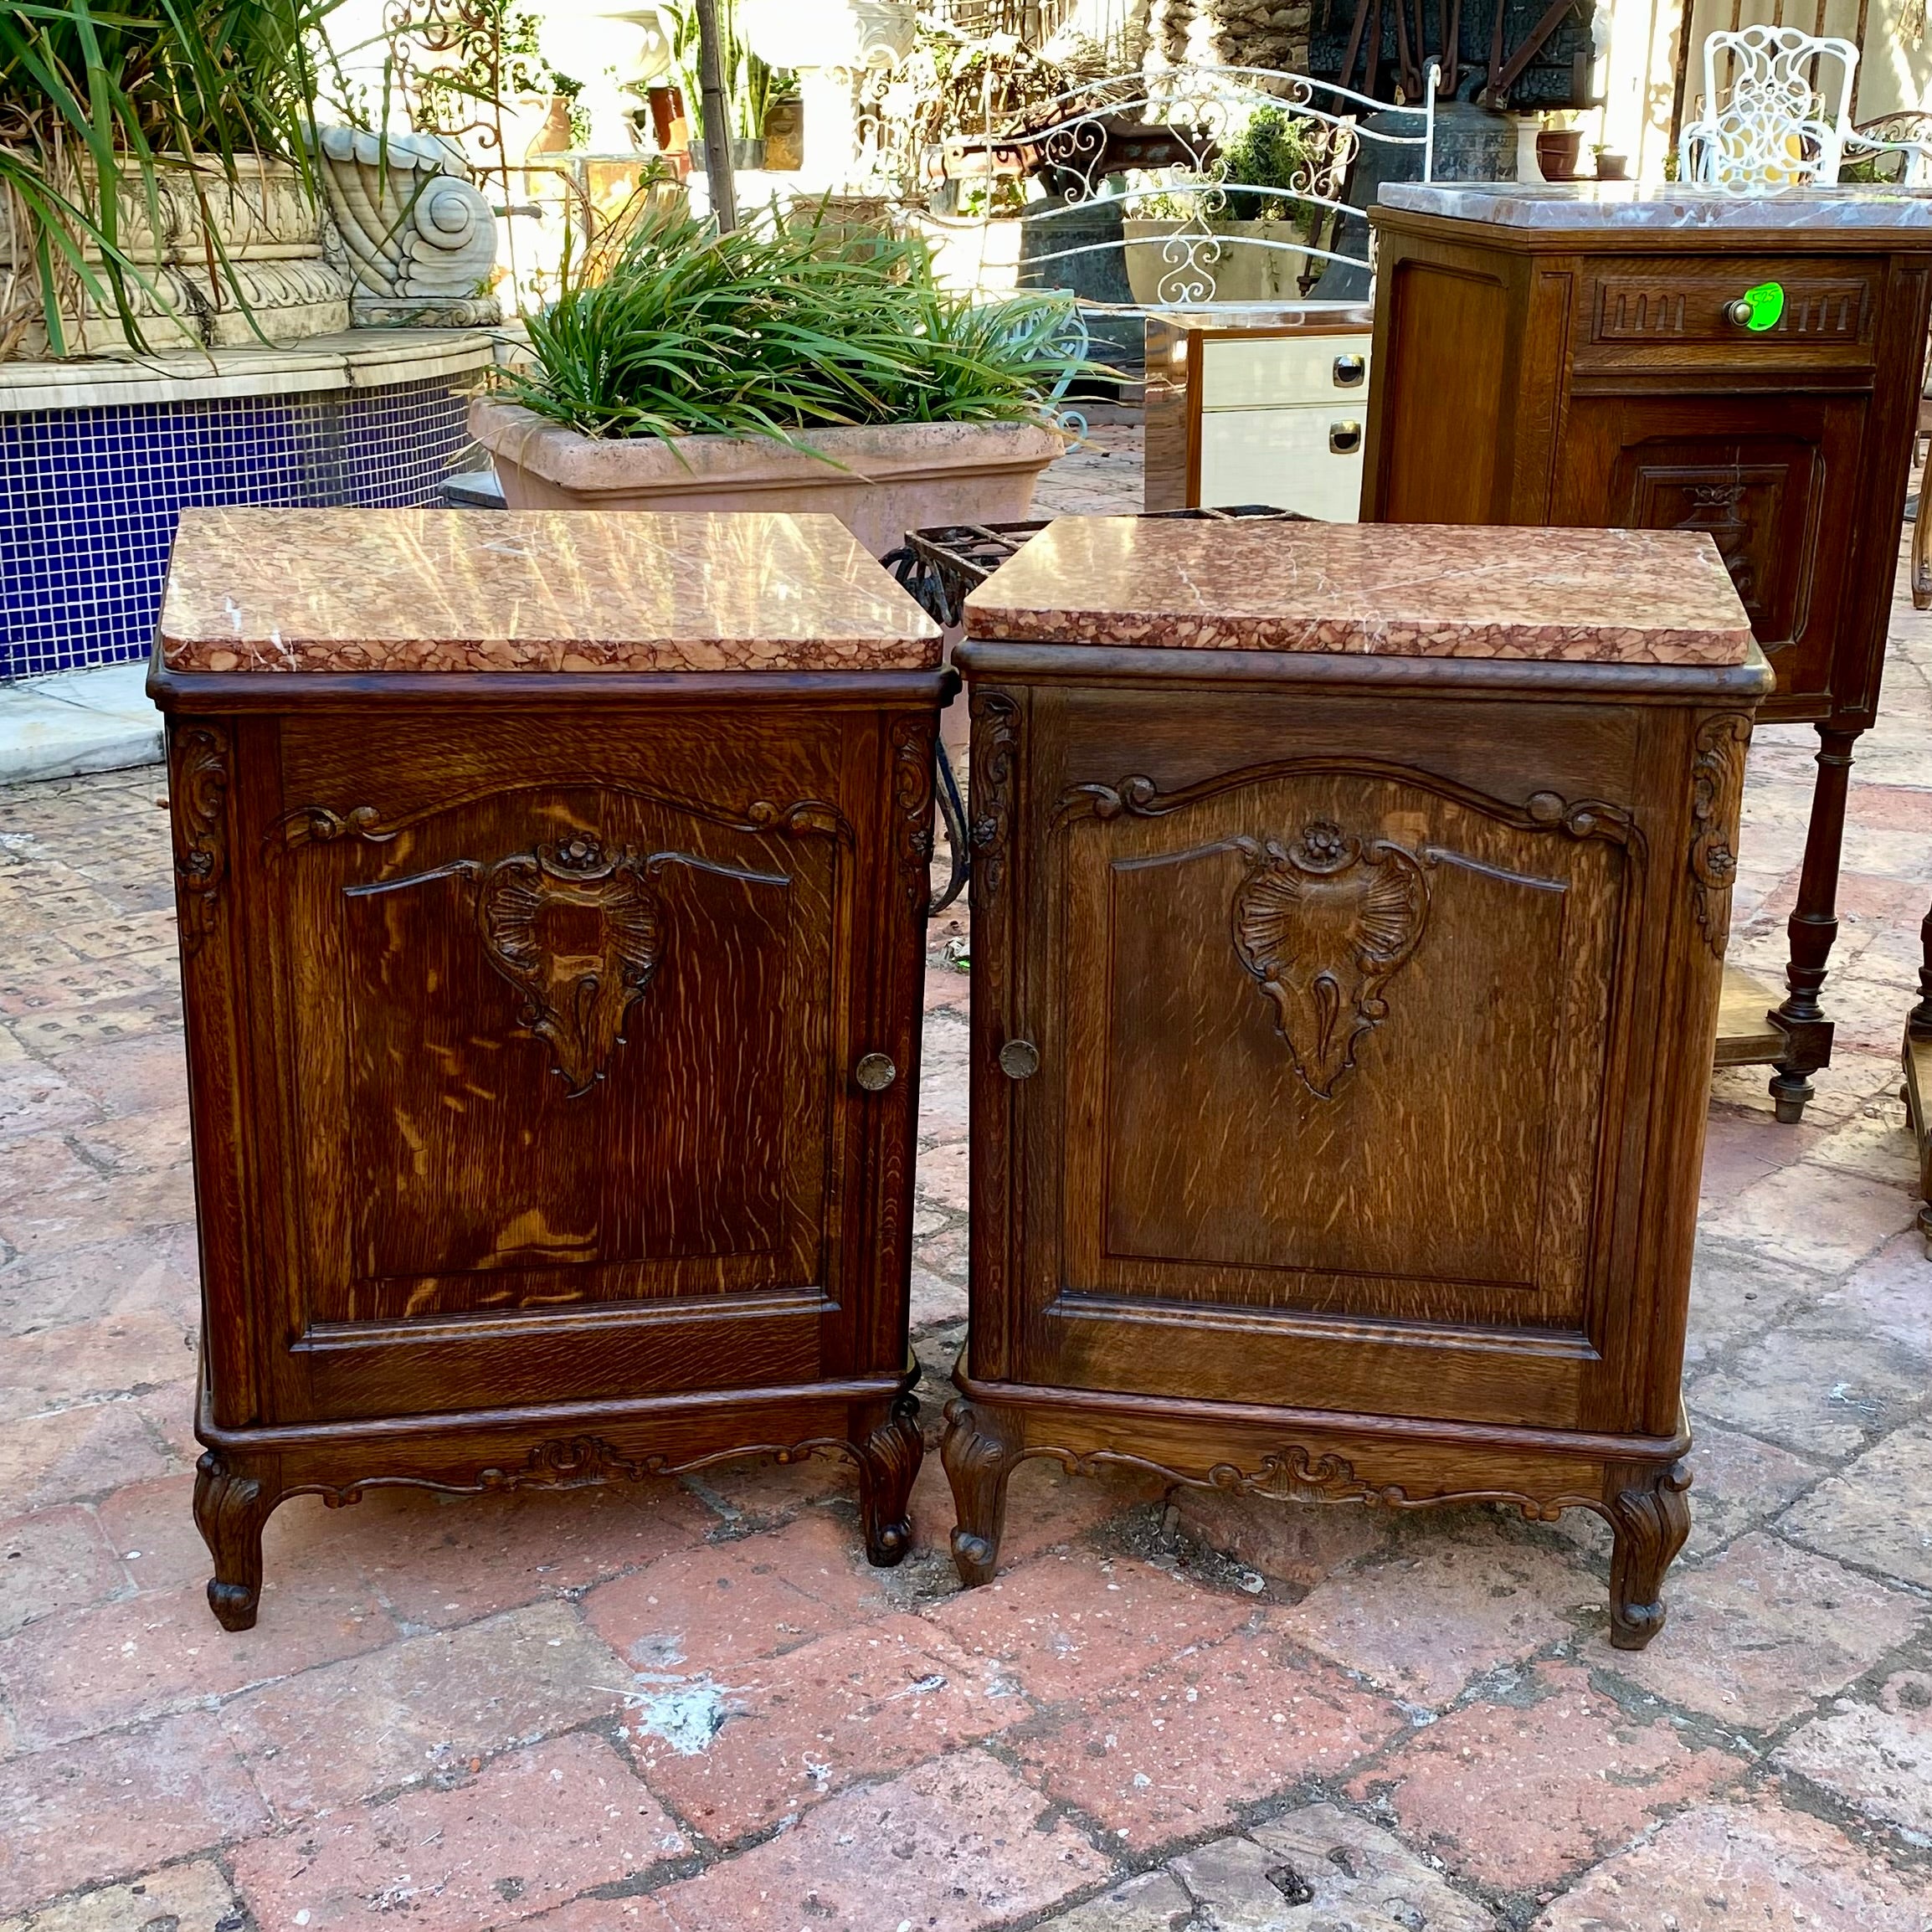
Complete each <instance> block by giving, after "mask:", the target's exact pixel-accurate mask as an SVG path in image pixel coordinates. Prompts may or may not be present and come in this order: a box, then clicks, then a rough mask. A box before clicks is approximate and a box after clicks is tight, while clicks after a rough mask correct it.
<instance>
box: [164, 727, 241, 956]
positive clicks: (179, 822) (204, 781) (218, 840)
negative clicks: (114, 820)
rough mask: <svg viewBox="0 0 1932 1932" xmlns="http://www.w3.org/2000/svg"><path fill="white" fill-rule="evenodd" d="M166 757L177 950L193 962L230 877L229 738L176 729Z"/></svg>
mask: <svg viewBox="0 0 1932 1932" xmlns="http://www.w3.org/2000/svg"><path fill="white" fill-rule="evenodd" d="M168 757H169V763H170V770H169V772H168V791H169V799H170V803H171V804H172V807H173V812H172V819H173V830H174V876H175V881H176V888H177V901H178V905H179V913H180V919H181V949H182V957H183V958H189V959H192V958H193V957H194V956H195V954H196V953H198V952H200V950H201V949H202V948H203V946H204V945H206V944H207V943H208V934H209V933H211V932H212V931H213V927H214V912H215V904H216V902H217V900H218V897H219V896H220V892H221V886H222V881H223V880H224V878H225V877H226V876H227V875H228V784H229V758H228V737H227V734H226V733H225V732H223V731H221V730H219V729H218V727H213V726H211V725H191V726H189V727H187V728H185V729H177V731H176V732H175V733H174V736H173V737H172V741H171V742H170V743H169V746H168Z"/></svg>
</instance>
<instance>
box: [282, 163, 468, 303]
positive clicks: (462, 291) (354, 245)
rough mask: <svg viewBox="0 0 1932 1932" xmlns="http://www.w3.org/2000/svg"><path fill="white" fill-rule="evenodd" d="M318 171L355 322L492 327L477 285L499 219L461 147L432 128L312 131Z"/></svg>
mask: <svg viewBox="0 0 1932 1932" xmlns="http://www.w3.org/2000/svg"><path fill="white" fill-rule="evenodd" d="M318 146H319V150H320V152H318V154H317V156H316V161H317V163H318V166H317V168H316V172H317V173H318V174H319V175H320V176H321V183H322V189H323V193H324V194H325V195H326V198H327V200H328V204H329V213H330V214H331V216H332V217H333V218H334V220H335V224H336V227H337V230H338V231H339V232H340V234H341V235H342V244H343V247H344V248H345V249H347V253H348V258H349V266H350V270H351V271H352V274H353V275H354V277H355V292H354V295H353V296H352V300H351V303H350V307H351V311H352V319H353V320H354V321H355V322H356V324H357V326H360V327H393V326H398V325H402V326H408V325H412V324H414V325H420V326H439V327H448V328H460V327H470V326H481V327H491V326H495V325H496V323H498V322H500V321H501V320H502V311H501V308H500V306H498V304H497V302H496V299H495V297H493V296H490V295H482V294H480V293H479V292H478V291H479V290H480V288H481V286H482V284H483V282H484V280H486V277H487V276H488V275H489V273H490V271H491V269H492V268H493V267H494V266H495V265H496V216H495V214H494V213H492V212H491V207H490V199H489V197H488V196H487V195H486V194H484V193H482V191H481V190H480V189H479V188H477V187H476V186H475V184H474V183H473V182H471V181H470V173H469V167H468V165H467V163H466V162H465V161H464V158H463V155H462V152H461V151H460V149H459V148H458V147H457V146H455V144H454V143H453V142H451V141H444V140H443V139H442V138H441V137H440V136H437V135H434V134H391V135H387V136H382V137H380V138H378V136H375V135H373V134H366V133H363V132H361V131H358V130H357V129H355V128H350V127H326V128H324V129H323V130H322V131H321V134H320V136H318Z"/></svg>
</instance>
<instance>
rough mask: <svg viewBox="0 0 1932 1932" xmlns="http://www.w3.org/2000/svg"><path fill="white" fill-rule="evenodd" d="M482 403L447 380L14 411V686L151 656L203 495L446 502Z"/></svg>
mask: <svg viewBox="0 0 1932 1932" xmlns="http://www.w3.org/2000/svg"><path fill="white" fill-rule="evenodd" d="M467 415H468V394H467V392H466V390H465V389H464V388H462V387H461V386H460V381H459V383H458V384H457V386H452V384H451V383H450V381H449V380H448V379H446V378H443V379H438V378H432V379H430V380H428V381H424V382H415V383H396V384H393V385H392V386H391V387H389V388H377V389H351V390H331V391H323V392H320V393H311V394H308V395H296V396H247V397H240V398H234V399H224V400H215V401H209V402H198V403H193V402H188V403H136V404H133V405H131V406H126V407H121V408H93V409H49V410H44V411H37V412H31V413H28V414H19V415H0V682H4V681H7V680H8V679H12V678H21V677H40V676H45V675H46V674H48V673H49V672H50V671H75V670H78V669H80V667H81V666H83V665H95V664H117V663H122V662H125V661H126V660H128V659H131V658H141V657H145V656H146V655H147V652H148V647H149V645H151V644H152V641H153V637H154V625H155V619H156V618H157V616H158V615H159V614H160V609H161V587H162V574H163V573H164V572H165V570H166V568H167V552H168V546H169V544H170V543H171V542H172V541H173V539H174V527H175V521H176V519H177V517H178V516H180V514H181V512H182V509H183V508H185V507H186V506H188V505H190V504H203V503H213V504H224V503H275V504H288V505H297V506H321V505H339V504H350V505H357V506H362V507H363V508H368V509H378V508H383V509H407V508H411V507H414V506H417V505H421V504H432V503H436V502H438V501H440V500H441V499H440V495H439V490H440V486H441V483H442V480H443V479H444V477H445V476H446V475H449V474H450V472H451V471H452V470H455V469H457V468H460V466H461V465H460V460H459V459H460V458H461V457H462V456H463V455H465V452H466V451H467V450H469V448H470V433H469V430H468V428H467V426H466V423H467Z"/></svg>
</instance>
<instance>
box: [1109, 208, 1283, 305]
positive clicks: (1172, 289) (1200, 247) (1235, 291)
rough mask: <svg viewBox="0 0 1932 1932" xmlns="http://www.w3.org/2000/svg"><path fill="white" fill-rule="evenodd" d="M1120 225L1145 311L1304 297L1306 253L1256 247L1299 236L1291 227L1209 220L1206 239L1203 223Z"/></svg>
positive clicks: (1132, 282) (1134, 221) (1132, 281)
mask: <svg viewBox="0 0 1932 1932" xmlns="http://www.w3.org/2000/svg"><path fill="white" fill-rule="evenodd" d="M1121 226H1122V228H1123V230H1124V232H1125V234H1126V236H1127V280H1128V286H1129V287H1130V288H1131V289H1132V290H1133V299H1134V300H1135V301H1137V302H1138V303H1139V304H1140V305H1141V306H1142V307H1143V308H1152V307H1157V306H1160V305H1162V304H1170V305H1171V304H1174V303H1187V304H1192V303H1195V302H1272V301H1277V300H1278V299H1279V298H1280V296H1281V295H1282V292H1283V290H1284V289H1285V290H1286V291H1287V294H1288V295H1289V296H1290V297H1291V298H1294V297H1298V296H1299V295H1300V294H1301V290H1300V286H1299V285H1298V284H1297V280H1296V277H1297V275H1298V273H1299V272H1300V270H1301V267H1302V263H1303V257H1302V255H1301V254H1300V253H1299V252H1298V251H1297V252H1296V253H1294V254H1284V253H1282V251H1280V250H1279V249H1272V248H1261V247H1258V246H1256V245H1255V244H1257V243H1260V242H1264V241H1287V240H1288V239H1290V238H1291V237H1292V235H1293V234H1295V232H1296V231H1295V230H1294V229H1292V227H1291V226H1289V225H1288V224H1286V223H1283V222H1272V221H1268V222H1264V221H1210V223H1209V224H1207V226H1208V229H1209V230H1210V233H1209V234H1206V235H1204V234H1202V233H1201V229H1200V223H1199V222H1190V221H1171V220H1170V221H1150V220H1143V219H1140V218H1129V219H1128V220H1127V221H1125V222H1123V224H1121ZM1190 238H1191V239H1192V246H1191V247H1190Z"/></svg>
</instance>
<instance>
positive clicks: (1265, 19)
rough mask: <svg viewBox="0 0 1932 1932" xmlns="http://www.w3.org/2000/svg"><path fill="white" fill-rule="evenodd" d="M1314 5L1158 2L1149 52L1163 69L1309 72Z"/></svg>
mask: <svg viewBox="0 0 1932 1932" xmlns="http://www.w3.org/2000/svg"><path fill="white" fill-rule="evenodd" d="M1310 11H1311V9H1310V6H1309V0H1153V6H1152V8H1150V10H1149V13H1148V42H1149V48H1148V52H1149V55H1150V58H1151V59H1154V61H1155V62H1157V63H1158V64H1179V63H1181V62H1184V61H1195V62H1202V63H1213V64H1220V65H1225V66H1230V67H1274V68H1281V69H1286V70H1287V71H1288V72H1290V73H1294V74H1299V73H1303V72H1305V71H1306V70H1307V67H1308V19H1309V14H1310Z"/></svg>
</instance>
